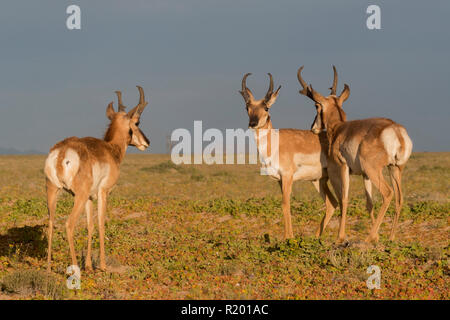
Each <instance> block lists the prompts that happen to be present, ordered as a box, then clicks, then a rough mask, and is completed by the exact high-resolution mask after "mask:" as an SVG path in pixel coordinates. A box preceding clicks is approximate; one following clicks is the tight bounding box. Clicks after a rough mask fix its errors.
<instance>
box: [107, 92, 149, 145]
mask: <svg viewBox="0 0 450 320" xmlns="http://www.w3.org/2000/svg"><path fill="white" fill-rule="evenodd" d="M137 88H138V90H139V95H140V97H139V103H138V104H137V105H136V107H134V108H133V109H131V110H130V111H129V112H128V113H127V112H126V111H125V110H126V107H125V106H124V105H123V102H122V93H121V92H120V91H116V94H117V100H118V105H119V109H118V112H115V111H114V108H113V103H112V102H111V103H110V104H109V105H108V107H107V108H106V116H107V117H108V119H109V120H111V124H110V129H109V130H108V132H109V131H111V132H110V133H109V134H110V135H112V134H114V133H113V132H114V131H119V132H121V133H122V134H121V136H122V137H125V139H126V143H127V145H129V146H135V147H136V148H138V149H139V150H141V151H144V150H145V149H146V148H147V147H148V146H149V145H150V141H149V140H148V139H147V137H146V136H145V134H144V133H143V132H142V131H141V129H139V123H140V118H141V115H142V112H143V111H144V108H145V107H146V106H147V104H148V102H147V101H145V96H144V89H142V88H141V87H140V86H137ZM111 129H113V130H111ZM108 132H107V133H106V136H105V139H107V140H108V137H107V136H108Z"/></svg>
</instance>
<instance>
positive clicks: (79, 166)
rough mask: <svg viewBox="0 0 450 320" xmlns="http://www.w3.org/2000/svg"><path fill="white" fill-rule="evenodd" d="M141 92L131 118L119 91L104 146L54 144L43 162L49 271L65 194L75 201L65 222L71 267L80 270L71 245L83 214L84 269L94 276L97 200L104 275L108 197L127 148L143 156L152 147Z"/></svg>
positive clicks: (90, 141) (89, 141)
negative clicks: (143, 125) (58, 204)
mask: <svg viewBox="0 0 450 320" xmlns="http://www.w3.org/2000/svg"><path fill="white" fill-rule="evenodd" d="M137 88H138V89H139V94H140V99H139V103H138V104H137V106H136V107H135V108H133V109H132V110H130V111H129V112H128V113H126V112H125V108H126V107H125V106H124V105H123V104H122V97H121V93H120V91H116V94H117V98H118V104H119V109H118V112H115V111H114V108H113V103H112V102H111V103H110V104H109V105H108V107H107V108H106V116H107V117H108V119H109V120H110V121H111V122H110V124H109V127H108V129H107V130H106V133H105V136H104V138H103V140H101V139H97V138H93V137H86V138H77V137H70V138H67V139H65V140H63V141H60V142H58V143H57V144H55V145H54V146H53V147H52V148H51V149H50V153H49V155H48V157H47V160H46V161H45V175H46V177H47V179H46V180H47V206H48V212H49V229H48V260H47V261H48V269H49V270H50V268H51V266H50V263H51V253H52V252H51V250H52V234H53V223H54V218H55V211H56V201H57V194H58V192H59V191H60V190H61V189H65V190H66V191H68V192H69V193H71V194H73V195H74V196H75V199H74V206H73V209H72V212H71V213H70V215H69V218H68V219H67V222H66V232H67V238H68V241H69V248H70V255H71V258H72V264H73V265H77V258H76V254H75V248H74V243H73V233H74V229H75V225H76V223H77V220H78V217H79V215H80V214H81V213H82V211H83V209H84V210H85V211H86V215H87V228H88V250H87V256H86V263H85V269H86V270H92V261H91V245H92V233H93V231H94V220H93V203H92V200H93V199H96V198H98V226H99V239H100V269H102V270H106V262H105V240H104V239H105V214H106V197H107V195H108V193H109V192H110V190H111V188H112V187H113V186H114V185H115V184H116V181H117V179H118V177H119V166H120V163H121V162H122V160H123V158H124V156H125V152H126V150H127V147H128V146H135V147H137V148H138V149H139V150H141V151H142V150H145V149H146V148H147V147H148V146H149V144H150V142H149V140H148V139H147V137H146V136H145V135H144V133H143V132H142V131H141V130H140V129H139V127H138V126H139V121H140V117H141V114H142V112H143V111H144V108H145V106H146V105H147V103H148V102H146V101H145V97H144V90H143V89H142V88H141V87H139V86H137Z"/></svg>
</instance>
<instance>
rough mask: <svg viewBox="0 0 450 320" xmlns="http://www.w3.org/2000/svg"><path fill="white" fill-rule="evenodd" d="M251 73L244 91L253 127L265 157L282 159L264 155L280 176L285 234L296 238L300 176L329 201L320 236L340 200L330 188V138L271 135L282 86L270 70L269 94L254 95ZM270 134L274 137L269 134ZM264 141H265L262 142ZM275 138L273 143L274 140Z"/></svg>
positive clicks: (271, 169) (284, 133) (284, 131)
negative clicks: (293, 201) (294, 205)
mask: <svg viewBox="0 0 450 320" xmlns="http://www.w3.org/2000/svg"><path fill="white" fill-rule="evenodd" d="M249 75H250V73H247V74H246V75H244V78H243V79H242V91H240V93H241V94H242V96H243V98H244V101H245V105H246V110H247V114H248V117H249V124H248V126H249V128H252V129H254V130H255V138H256V144H257V148H258V152H259V153H260V155H261V156H262V157H263V158H267V157H268V158H270V157H271V156H273V155H274V154H276V155H277V157H278V161H276V162H273V161H272V162H270V161H266V160H265V159H264V162H265V163H266V169H268V170H267V172H268V173H269V174H270V175H271V176H272V177H273V178H275V179H276V180H278V182H279V184H280V187H281V192H282V197H283V200H282V209H283V215H284V236H285V238H292V237H293V236H294V235H293V231H292V223H291V208H290V196H291V191H292V183H293V182H294V181H296V180H308V181H312V183H313V185H314V187H315V188H316V189H317V190H318V191H319V193H320V195H321V196H322V198H323V199H324V201H325V204H326V215H325V216H324V218H323V219H322V222H321V224H320V226H319V228H318V229H317V232H316V236H320V235H321V234H322V232H323V230H324V227H325V226H326V224H327V223H328V221H327V219H328V217H331V216H332V214H333V212H334V209H335V207H336V206H337V201H336V199H335V198H334V196H333V195H332V194H331V192H330V190H329V189H328V185H327V181H328V177H327V172H326V164H327V163H326V151H327V149H328V142H327V139H326V135H325V133H323V134H321V135H315V134H313V133H312V132H311V131H310V130H298V129H279V131H278V134H277V135H276V136H277V138H278V143H277V145H278V146H277V147H271V146H275V145H276V144H275V143H274V142H273V141H272V140H271V138H270V137H273V136H275V135H273V134H272V132H273V131H275V130H272V129H273V127H272V121H271V119H270V114H269V110H270V108H271V107H272V105H273V104H274V103H275V100H276V99H277V97H278V93H279V91H280V88H281V86H280V87H279V88H278V89H277V90H276V91H275V92H273V79H272V75H271V74H270V73H269V78H270V85H269V90H268V91H267V94H266V96H265V97H264V98H263V99H261V100H256V99H255V98H254V97H253V94H252V92H251V91H250V89H248V88H247V85H246V81H247V77H248V76H249ZM268 136H270V137H268ZM262 141H264V142H262ZM271 142H272V143H271Z"/></svg>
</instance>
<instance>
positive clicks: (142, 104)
mask: <svg viewBox="0 0 450 320" xmlns="http://www.w3.org/2000/svg"><path fill="white" fill-rule="evenodd" d="M136 87H137V88H138V90H139V103H138V104H137V106H136V107H134V108H133V109H132V110H130V111H129V112H128V116H129V117H133V116H134V115H135V114H137V115H138V116H141V114H142V111H144V108H145V107H146V106H147V104H148V102H146V101H145V95H144V89H142V87H140V86H136Z"/></svg>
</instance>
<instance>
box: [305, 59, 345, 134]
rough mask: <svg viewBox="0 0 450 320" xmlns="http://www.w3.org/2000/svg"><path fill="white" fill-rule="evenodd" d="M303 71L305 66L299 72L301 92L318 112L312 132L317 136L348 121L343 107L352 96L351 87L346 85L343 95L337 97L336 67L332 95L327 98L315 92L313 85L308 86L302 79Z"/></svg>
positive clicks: (334, 68)
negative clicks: (312, 102) (337, 124)
mask: <svg viewBox="0 0 450 320" xmlns="http://www.w3.org/2000/svg"><path fill="white" fill-rule="evenodd" d="M302 70H303V66H301V67H300V68H299V69H298V72H297V78H298V81H299V82H300V84H301V86H302V90H300V91H299V92H300V94H302V95H304V96H307V97H308V98H310V99H311V100H312V101H314V104H315V106H316V112H317V114H316V117H315V118H314V122H313V124H312V125H311V131H312V132H314V133H315V134H319V133H320V132H322V131H324V130H328V129H329V128H330V126H331V125H332V124H335V123H336V122H342V121H346V120H347V116H346V114H345V112H344V110H343V109H342V105H343V104H344V102H345V101H346V100H347V98H348V97H349V95H350V87H349V86H348V85H347V84H344V90H342V93H341V94H340V95H339V96H337V95H336V87H337V80H338V77H337V71H336V67H335V66H333V72H334V79H333V85H332V86H331V88H330V90H331V92H330V95H329V96H327V97H325V96H323V95H321V94H320V93H319V92H317V91H315V90H314V89H313V87H312V86H311V85H309V86H308V85H307V84H306V82H305V80H303V78H302V74H301V72H302Z"/></svg>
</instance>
